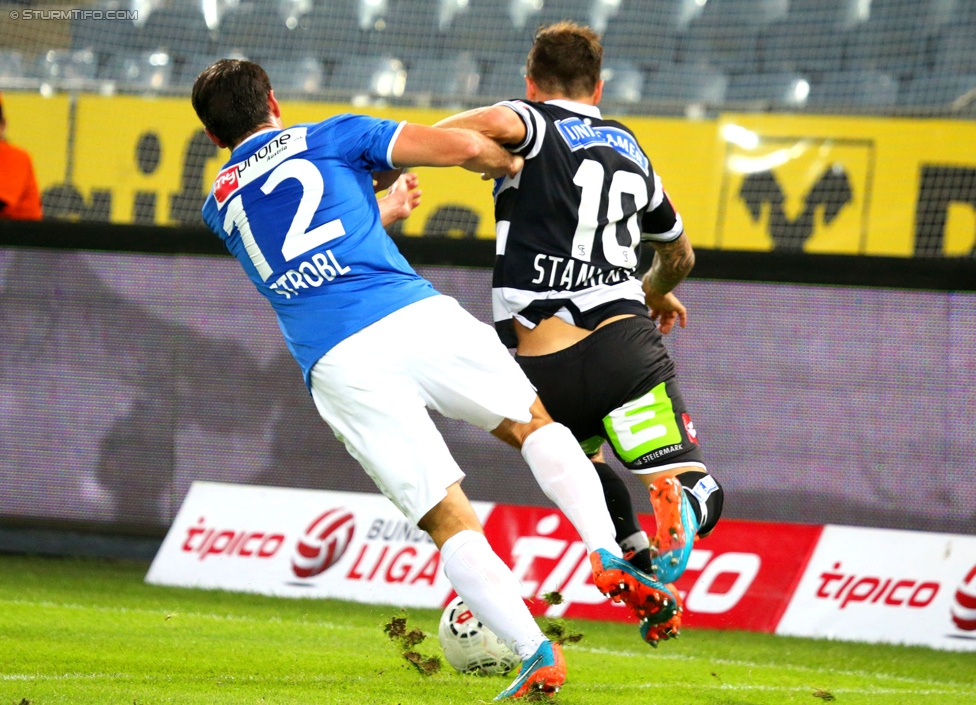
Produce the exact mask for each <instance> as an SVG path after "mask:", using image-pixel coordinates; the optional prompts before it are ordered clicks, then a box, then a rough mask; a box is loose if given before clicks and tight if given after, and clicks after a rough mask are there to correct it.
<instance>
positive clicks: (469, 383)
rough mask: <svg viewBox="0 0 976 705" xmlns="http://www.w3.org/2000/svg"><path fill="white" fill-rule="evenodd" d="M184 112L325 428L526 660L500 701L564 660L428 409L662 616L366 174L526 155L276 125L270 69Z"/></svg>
mask: <svg viewBox="0 0 976 705" xmlns="http://www.w3.org/2000/svg"><path fill="white" fill-rule="evenodd" d="M192 102H193V107H194V109H195V110H196V113H197V115H198V116H199V118H200V120H201V122H202V123H203V125H204V127H205V128H206V132H207V134H208V135H209V136H210V138H211V139H212V140H213V141H214V143H215V144H217V145H218V146H219V147H226V148H228V149H230V150H231V154H230V159H229V161H228V162H227V164H226V165H225V166H224V168H223V169H221V171H220V172H219V174H218V176H217V178H216V180H215V182H214V185H213V188H212V190H211V192H210V195H209V197H208V198H207V200H206V203H205V204H204V206H203V218H204V221H205V222H206V223H207V225H208V226H209V227H210V228H211V229H212V230H213V231H214V232H215V233H216V234H217V235H219V236H220V237H221V238H222V239H223V241H224V243H225V244H226V246H227V248H228V250H230V252H231V253H232V254H233V255H234V256H236V257H237V259H238V260H239V261H240V263H241V266H242V267H243V268H244V271H245V272H246V273H247V275H248V276H249V277H250V279H251V281H252V282H253V283H254V285H255V287H256V288H257V289H258V291H259V292H260V293H261V294H262V295H263V296H264V297H265V298H267V299H268V301H269V303H270V304H271V306H272V308H273V309H274V311H275V313H276V315H277V317H278V323H279V325H280V327H281V330H282V333H283V334H284V336H285V340H286V342H287V344H288V347H289V349H290V350H291V352H292V354H293V355H294V357H295V359H296V361H297V362H298V364H299V366H300V367H301V369H302V372H303V374H304V377H305V382H306V384H307V385H308V388H309V391H310V392H311V395H312V399H313V401H314V403H315V405H316V407H317V409H318V411H319V413H320V415H321V416H322V418H323V419H325V421H326V422H327V423H328V424H329V426H331V428H332V430H333V431H334V432H335V434H336V436H337V437H338V438H339V439H340V440H342V441H343V442H344V443H345V445H346V448H347V450H348V451H349V452H350V454H352V455H353V457H355V458H356V459H357V460H358V461H359V463H360V464H361V465H362V466H363V468H364V469H365V470H366V472H367V473H368V474H369V475H370V477H371V478H372V479H373V480H374V481H375V482H376V484H377V486H378V487H379V489H380V490H381V491H382V492H383V493H384V494H385V495H386V496H387V497H388V498H389V499H390V500H391V501H392V502H393V503H394V504H395V505H396V506H397V507H398V508H399V509H400V511H402V512H403V514H404V515H405V516H406V517H407V518H408V519H410V520H411V521H412V522H413V523H415V524H416V525H417V526H419V527H420V528H421V529H423V530H424V531H426V532H427V533H429V534H430V536H431V538H432V539H433V540H434V543H435V544H436V545H437V547H438V548H439V549H440V551H441V558H442V564H443V568H444V573H445V575H446V576H447V577H448V579H449V580H450V582H451V584H452V585H453V586H454V589H455V590H456V591H457V593H458V594H459V595H460V596H461V597H462V598H463V599H464V601H465V603H467V605H468V606H469V607H470V608H471V611H472V612H473V613H474V614H475V616H476V617H477V618H478V619H479V620H480V621H481V622H483V623H484V624H485V625H487V626H488V628H489V629H491V630H492V631H493V632H495V633H496V634H497V635H498V636H500V637H501V638H502V639H503V640H504V641H506V643H508V644H509V646H510V647H512V649H513V651H515V652H516V653H518V654H519V656H520V657H521V658H522V668H521V671H520V673H519V675H518V677H517V678H516V679H515V681H514V682H513V683H512V685H511V686H509V687H508V688H507V689H506V690H504V691H503V692H502V693H501V694H500V695H499V698H509V697H522V696H523V695H526V694H527V693H530V692H532V691H534V690H543V691H546V692H550V693H551V692H554V691H555V690H558V688H559V687H560V686H561V685H562V684H563V682H564V681H565V678H566V666H565V661H564V659H563V656H562V652H561V649H560V647H559V645H558V644H556V643H553V642H551V641H550V640H549V639H547V638H546V637H545V636H544V635H543V634H542V632H541V630H540V629H539V627H538V625H537V624H536V623H535V620H534V619H533V618H532V615H531V614H530V612H529V611H528V608H527V607H526V606H525V603H524V602H523V601H522V597H521V588H520V585H519V583H518V580H517V579H516V578H515V576H514V574H513V573H512V572H511V570H510V569H509V568H508V566H506V565H505V563H504V562H502V560H501V559H500V558H499V557H498V556H497V555H496V554H495V553H494V552H493V551H492V549H491V547H490V546H489V545H488V542H487V541H486V539H485V537H484V534H483V530H482V526H481V523H480V521H479V519H478V517H477V515H476V514H475V512H474V510H473V508H472V507H471V504H470V502H469V501H468V499H467V497H466V496H465V494H464V492H463V491H462V490H461V485H460V483H461V480H462V478H463V477H464V473H463V472H462V471H461V469H460V468H459V467H458V465H457V463H456V462H455V461H454V459H453V458H452V457H451V454H450V451H449V450H448V448H447V446H446V445H445V443H444V440H443V438H442V437H441V435H440V433H439V432H438V431H437V428H436V427H435V426H434V424H433V421H432V420H431V419H430V416H429V415H428V413H427V408H432V409H436V410H437V411H438V412H440V413H441V414H443V415H445V416H447V417H450V418H460V419H464V420H466V421H469V422H470V423H473V424H475V425H477V426H480V427H481V428H483V429H485V430H487V431H490V432H491V433H493V434H494V435H495V436H497V437H498V438H500V439H501V440H504V441H506V442H507V443H510V444H511V445H513V446H515V447H516V448H519V449H520V450H521V452H522V456H523V457H524V458H525V461H526V463H527V464H528V465H529V467H530V468H531V470H532V473H533V476H534V477H535V478H536V480H537V481H538V482H539V484H540V486H541V487H542V489H543V491H544V492H545V493H546V495H547V496H548V497H549V498H550V499H552V500H553V501H554V502H555V504H556V505H557V506H558V507H559V508H560V509H561V510H562V511H563V513H564V514H566V516H567V517H568V518H569V519H570V521H572V522H573V524H574V526H575V527H576V529H577V530H578V531H579V533H580V536H581V537H582V539H583V542H584V544H585V545H586V547H587V549H588V550H589V551H590V552H591V558H590V561H591V565H592V566H593V577H594V581H595V582H596V584H597V586H598V587H600V589H601V590H602V591H603V592H604V593H605V594H608V595H610V596H611V597H614V598H615V599H618V600H620V601H624V602H626V603H627V604H628V606H630V607H631V609H632V610H633V611H634V612H635V613H636V614H637V615H638V616H640V617H642V618H644V619H646V620H650V621H655V622H666V621H667V620H670V619H672V618H674V617H675V616H676V615H677V604H676V601H675V600H674V599H673V598H672V596H671V595H670V594H669V593H668V591H667V589H666V588H665V586H664V585H662V584H661V583H660V582H658V581H656V580H654V579H653V578H651V576H649V575H647V574H645V573H643V572H641V571H640V570H638V569H636V568H634V567H633V566H632V565H631V564H629V563H628V562H627V561H625V560H623V557H622V552H621V550H620V548H619V546H618V545H617V544H616V542H615V541H614V534H613V531H614V528H613V522H612V520H611V518H610V515H609V512H608V511H607V507H606V503H605V502H604V501H603V497H602V494H601V492H600V484H599V482H598V480H597V478H596V477H595V476H594V475H593V473H592V471H591V468H590V463H589V461H588V460H587V458H586V456H585V455H584V454H583V453H582V451H581V450H580V448H579V446H578V445H577V444H576V443H575V441H574V439H573V437H572V434H571V433H570V432H569V430H568V429H567V428H566V427H565V426H563V425H561V424H558V423H553V421H552V419H551V418H550V417H549V415H548V414H547V413H546V410H545V408H544V407H543V406H542V404H541V402H540V401H539V399H538V397H537V396H536V393H535V390H534V389H533V388H532V385H531V384H530V383H529V381H528V379H527V378H526V377H525V374H524V373H523V372H522V371H521V369H520V368H519V367H518V365H517V364H516V363H515V362H514V361H513V359H512V357H511V356H510V355H509V353H508V351H507V350H506V349H505V347H504V346H503V345H502V344H501V343H500V342H499V341H498V338H497V336H496V335H495V333H494V331H493V330H492V329H491V327H490V326H487V325H485V324H483V323H480V322H479V321H477V320H476V319H475V318H474V317H473V316H471V315H470V314H468V313H467V312H466V311H464V310H463V309H462V308H461V307H460V306H459V305H458V303H457V302H456V301H455V300H454V299H452V298H450V297H447V296H443V295H441V294H439V293H438V292H437V291H435V290H434V288H433V286H432V285H431V284H430V282H428V281H427V280H425V279H423V278H421V277H420V276H418V275H417V273H416V272H414V271H413V269H412V268H411V267H410V265H409V264H407V262H406V260H404V258H403V257H402V256H401V255H400V253H399V252H398V251H397V248H396V246H395V245H394V244H393V241H392V240H390V238H389V237H388V236H387V234H386V232H385V230H384V229H383V225H384V224H389V223H391V222H393V220H394V219H395V218H397V217H402V216H403V215H404V214H405V212H409V210H410V208H412V205H414V204H415V203H414V202H413V201H412V200H411V198H410V197H409V195H408V193H407V191H404V190H400V191H399V192H397V191H394V193H393V195H392V196H387V197H386V199H385V200H384V201H383V202H381V203H379V204H378V203H377V200H376V198H375V192H374V190H375V184H376V182H375V181H374V178H375V179H378V181H379V182H380V183H381V184H388V183H391V182H392V179H393V176H395V170H396V169H397V168H399V167H407V166H420V165H426V166H463V167H465V168H467V169H470V170H473V171H476V172H482V173H486V174H488V175H489V176H492V177H498V176H506V175H508V176H513V175H515V174H516V173H517V172H518V170H519V168H520V166H521V162H522V158H521V157H519V156H515V155H512V154H510V153H509V152H508V151H506V150H505V149H503V148H501V147H500V146H499V145H498V144H497V143H495V142H493V141H492V140H490V139H488V138H487V137H485V136H484V135H482V134H480V133H478V132H475V131H472V130H465V129H444V128H436V127H427V126H423V125H413V124H408V123H406V122H401V123H396V122H391V121H389V120H380V119H375V118H370V117H366V116H362V115H339V116H335V117H332V118H330V119H328V120H325V121H323V122H318V123H309V124H301V125H294V126H291V127H289V128H287V129H285V127H284V125H283V123H282V121H281V110H280V106H279V105H278V102H277V100H276V99H275V97H274V93H273V92H272V90H271V85H270V82H269V81H268V77H267V74H266V73H265V72H264V70H263V69H261V67H260V66H258V65H257V64H254V63H251V62H248V61H237V60H230V59H222V60H220V61H218V62H216V63H215V64H213V65H212V66H210V67H208V68H207V69H206V70H204V71H203V73H201V74H200V76H199V77H198V78H197V80H196V82H195V84H194V86H193V93H192ZM390 172H394V174H393V175H391V173H390ZM409 186H410V184H409V183H407V184H404V186H403V188H404V189H409Z"/></svg>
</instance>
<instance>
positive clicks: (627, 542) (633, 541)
mask: <svg viewBox="0 0 976 705" xmlns="http://www.w3.org/2000/svg"><path fill="white" fill-rule="evenodd" d="M619 544H620V548H621V549H622V550H623V551H624V552H627V551H633V552H634V553H639V552H640V551H643V550H644V549H645V548H650V547H651V542H650V540H649V539H648V538H647V534H646V533H644V532H643V531H638V532H637V533H635V534H631V535H630V536H628V537H627V538H625V539H622V540H621V541H619Z"/></svg>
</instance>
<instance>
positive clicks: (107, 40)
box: [71, 3, 143, 56]
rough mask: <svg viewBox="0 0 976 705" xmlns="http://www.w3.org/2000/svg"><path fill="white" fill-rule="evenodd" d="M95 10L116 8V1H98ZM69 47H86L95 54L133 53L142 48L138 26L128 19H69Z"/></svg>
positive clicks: (78, 48) (76, 48)
mask: <svg viewBox="0 0 976 705" xmlns="http://www.w3.org/2000/svg"><path fill="white" fill-rule="evenodd" d="M93 9H95V10H117V9H119V8H118V3H112V4H110V3H99V4H97V5H95V6H94V8H93ZM71 48H72V49H75V50H80V49H88V50H90V51H93V52H95V53H96V54H101V55H106V56H107V55H109V54H135V53H138V52H139V51H140V49H142V48H143V47H142V37H141V32H140V30H139V28H138V27H136V25H135V23H134V22H130V21H124V20H123V21H114V22H107V21H106V22H96V21H93V20H90V19H82V18H79V19H72V20H71Z"/></svg>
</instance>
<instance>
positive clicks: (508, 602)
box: [441, 529, 546, 661]
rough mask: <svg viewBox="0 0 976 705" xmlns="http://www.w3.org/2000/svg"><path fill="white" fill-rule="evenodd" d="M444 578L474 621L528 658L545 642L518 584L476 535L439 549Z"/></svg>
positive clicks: (468, 533) (463, 536) (458, 537)
mask: <svg viewBox="0 0 976 705" xmlns="http://www.w3.org/2000/svg"><path fill="white" fill-rule="evenodd" d="M441 560H442V562H443V565H444V575H446V576H447V579H448V580H450V581H451V585H453V586H454V589H455V590H456V591H457V594H458V595H460V597H461V599H462V600H464V603H465V604H466V605H467V606H468V607H469V608H470V609H471V612H472V614H474V616H475V617H477V618H478V621H479V622H481V623H482V624H484V625H485V626H486V627H488V628H489V629H490V630H491V631H493V632H495V634H496V635H497V636H498V638H499V639H501V640H502V641H504V642H505V643H506V644H507V645H508V647H509V648H510V649H511V650H512V651H514V652H515V653H517V654H518V655H519V658H521V659H522V660H523V661H524V660H525V659H527V658H529V657H530V656H531V655H532V654H534V653H535V651H536V649H538V648H539V644H541V643H542V642H544V641H545V640H546V637H545V635H544V634H543V633H542V630H541V629H539V625H538V624H536V623H535V619H533V617H532V614H531V613H530V612H529V608H528V607H526V606H525V603H524V602H523V601H522V591H521V589H520V587H521V586H520V585H519V581H518V580H517V579H516V578H515V575H514V574H513V573H512V571H511V570H510V569H509V567H508V566H507V565H505V563H504V561H502V559H501V558H499V557H498V555H497V554H496V553H495V552H494V551H493V550H492V549H491V546H489V545H488V539H486V538H485V537H484V536H483V535H482V534H479V533H478V532H477V531H472V530H470V529H466V530H464V531H459V532H458V533H456V534H454V536H452V537H451V538H449V539H448V540H447V541H445V542H444V545H443V546H442V547H441Z"/></svg>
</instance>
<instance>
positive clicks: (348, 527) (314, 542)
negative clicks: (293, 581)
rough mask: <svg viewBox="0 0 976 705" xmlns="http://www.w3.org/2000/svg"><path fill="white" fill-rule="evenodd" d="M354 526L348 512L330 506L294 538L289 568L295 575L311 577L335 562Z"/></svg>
mask: <svg viewBox="0 0 976 705" xmlns="http://www.w3.org/2000/svg"><path fill="white" fill-rule="evenodd" d="M355 528H356V521H355V519H354V518H353V515H352V512H349V511H347V510H345V509H342V508H338V509H330V510H329V511H327V512H325V513H324V514H321V515H320V516H319V517H318V518H317V519H316V520H315V521H313V522H312V523H311V524H310V525H309V527H308V529H306V530H305V535H304V536H302V537H301V538H300V539H298V545H297V546H296V547H295V553H294V554H293V555H292V558H291V569H292V572H294V573H295V575H297V576H298V577H299V578H311V577H312V576H315V575H318V574H319V573H323V572H325V571H326V570H328V569H329V568H330V567H332V566H333V565H335V564H336V563H338V562H339V559H340V558H342V556H343V554H344V553H345V552H346V549H347V548H349V543H350V542H351V541H352V535H353V532H354V531H355Z"/></svg>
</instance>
